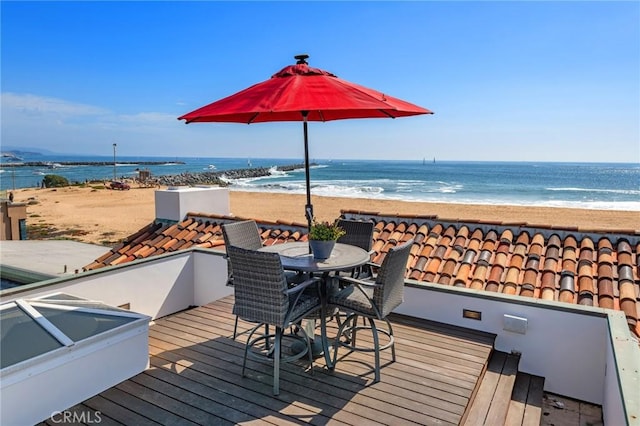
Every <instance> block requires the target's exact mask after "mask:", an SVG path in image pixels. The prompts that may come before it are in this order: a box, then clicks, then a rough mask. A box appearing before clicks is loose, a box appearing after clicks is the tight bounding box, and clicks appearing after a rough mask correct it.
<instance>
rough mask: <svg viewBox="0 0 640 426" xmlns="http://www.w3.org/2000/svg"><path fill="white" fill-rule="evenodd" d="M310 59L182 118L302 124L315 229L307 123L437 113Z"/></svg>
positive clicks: (307, 209)
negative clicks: (313, 63) (352, 80)
mask: <svg viewBox="0 0 640 426" xmlns="http://www.w3.org/2000/svg"><path fill="white" fill-rule="evenodd" d="M308 57H309V56H308V55H298V56H296V57H295V59H296V60H297V62H296V64H295V65H289V66H287V67H285V68H283V69H282V70H281V71H279V72H277V73H276V74H274V75H272V76H271V78H270V79H268V80H266V81H263V82H261V83H258V84H255V85H253V86H251V87H249V88H247V89H244V90H242V91H240V92H238V93H235V94H233V95H231V96H228V97H226V98H223V99H220V100H219V101H216V102H213V103H211V104H209V105H206V106H203V107H202V108H198V109H196V110H195V111H192V112H190V113H187V114H185V115H183V116H181V117H178V120H185V122H186V123H187V124H188V123H197V122H220V123H246V124H251V123H263V122H269V121H302V122H303V123H304V124H303V129H304V163H305V177H306V186H307V205H306V206H305V213H306V217H307V222H308V224H309V226H311V221H312V219H313V206H312V204H311V185H310V179H309V141H308V132H307V122H308V121H331V120H343V119H347V118H396V117H408V116H412V115H419V114H433V112H431V111H429V110H428V109H426V108H422V107H419V106H417V105H414V104H411V103H409V102H405V101H403V100H401V99H398V98H394V97H391V96H388V95H385V94H384V93H381V92H378V91H376V90H373V89H368V88H366V87H363V86H360V85H358V84H354V83H350V82H348V81H345V80H342V79H340V78H338V77H336V76H335V75H334V74H332V73H330V72H327V71H323V70H321V69H318V68H312V67H310V66H309V65H308V63H307V61H306V59H307V58H308Z"/></svg>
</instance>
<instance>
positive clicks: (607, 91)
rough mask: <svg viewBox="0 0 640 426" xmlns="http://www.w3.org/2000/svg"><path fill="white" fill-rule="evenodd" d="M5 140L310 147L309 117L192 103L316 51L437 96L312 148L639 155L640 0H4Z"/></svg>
mask: <svg viewBox="0 0 640 426" xmlns="http://www.w3.org/2000/svg"><path fill="white" fill-rule="evenodd" d="M0 8H1V37H2V46H1V54H2V63H1V71H2V76H1V82H2V117H1V118H2V134H1V136H2V145H3V146H12V147H36V148H42V149H47V150H50V151H54V152H58V153H74V154H88V155H105V156H109V155H110V154H111V153H112V144H113V143H117V144H118V154H119V155H122V156H133V155H155V156H190V157H247V156H250V157H252V158H258V157H269V158H274V157H278V158H302V156H303V148H302V125H301V123H299V122H292V123H266V124H254V125H249V126H247V125H242V124H212V123H196V124H189V125H185V124H184V122H182V121H178V120H177V117H178V116H180V115H183V114H185V113H187V112H189V111H192V110H194V109H196V108H199V107H201V106H203V105H205V104H208V103H210V102H213V101H215V100H218V99H220V98H223V97H225V96H228V95H230V94H232V93H235V92H237V91H239V90H241V89H244V88H246V87H248V86H250V85H252V84H255V83H257V82H260V81H263V80H265V79H267V78H269V77H270V76H271V75H272V74H274V73H275V72H277V71H278V70H280V69H281V68H283V67H284V66H286V65H290V64H292V63H293V62H294V60H293V56H294V55H296V54H299V53H307V54H309V55H310V59H309V63H310V65H311V66H315V67H318V68H322V69H325V70H327V71H331V72H333V73H334V74H336V75H337V76H339V77H341V78H343V79H346V80H349V81H352V82H354V83H358V84H361V85H364V86H368V87H371V88H374V89H377V90H380V91H382V92H385V93H388V94H390V95H392V96H395V97H399V98H401V99H405V100H407V101H409V102H412V103H415V104H417V105H420V106H423V107H426V108H429V109H431V110H433V111H434V112H435V114H434V115H428V116H426V115H425V116H417V117H409V118H402V119H397V120H382V119H378V120H375V119H365V120H343V121H333V122H328V123H316V122H313V123H310V125H309V138H310V155H311V157H313V158H336V159H338V158H343V159H348V158H367V159H416V158H422V157H427V158H432V157H436V158H438V159H441V160H479V161H484V160H500V161H611V162H638V161H640V24H639V22H640V3H638V2H635V1H629V2H609V1H603V2H305V3H302V2H300V3H299V2H11V1H2V2H1V3H0Z"/></svg>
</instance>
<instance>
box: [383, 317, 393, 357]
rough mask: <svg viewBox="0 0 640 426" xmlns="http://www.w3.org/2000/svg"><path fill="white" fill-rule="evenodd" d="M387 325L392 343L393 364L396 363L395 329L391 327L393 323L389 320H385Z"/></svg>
mask: <svg viewBox="0 0 640 426" xmlns="http://www.w3.org/2000/svg"><path fill="white" fill-rule="evenodd" d="M384 320H385V321H386V323H387V327H389V328H388V330H389V339H390V341H391V362H396V342H395V339H394V338H393V328H392V327H391V322H390V321H389V320H388V319H386V318H385V319H384Z"/></svg>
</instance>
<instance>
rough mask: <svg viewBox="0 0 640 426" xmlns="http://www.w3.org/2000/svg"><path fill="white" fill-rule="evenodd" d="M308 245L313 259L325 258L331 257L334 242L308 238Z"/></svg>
mask: <svg viewBox="0 0 640 426" xmlns="http://www.w3.org/2000/svg"><path fill="white" fill-rule="evenodd" d="M309 245H310V246H311V252H312V253H313V258H314V259H317V260H326V259H328V258H329V257H331V251H332V250H333V247H334V246H335V245H336V242H335V241H319V240H309Z"/></svg>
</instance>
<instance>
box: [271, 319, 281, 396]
mask: <svg viewBox="0 0 640 426" xmlns="http://www.w3.org/2000/svg"><path fill="white" fill-rule="evenodd" d="M281 343H282V328H281V327H276V338H275V342H274V345H275V349H274V352H273V394H274V395H280V350H281V347H280V344H281Z"/></svg>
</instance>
